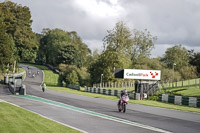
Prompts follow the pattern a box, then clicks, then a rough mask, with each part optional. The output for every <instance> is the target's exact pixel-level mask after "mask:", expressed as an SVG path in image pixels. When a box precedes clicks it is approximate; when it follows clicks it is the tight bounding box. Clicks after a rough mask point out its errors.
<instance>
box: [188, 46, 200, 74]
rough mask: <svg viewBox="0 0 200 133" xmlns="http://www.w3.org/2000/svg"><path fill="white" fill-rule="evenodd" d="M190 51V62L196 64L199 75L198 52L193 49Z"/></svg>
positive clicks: (199, 53)
mask: <svg viewBox="0 0 200 133" xmlns="http://www.w3.org/2000/svg"><path fill="white" fill-rule="evenodd" d="M189 53H190V64H191V65H193V66H196V68H197V72H198V75H199V76H200V52H198V53H194V50H193V51H189Z"/></svg>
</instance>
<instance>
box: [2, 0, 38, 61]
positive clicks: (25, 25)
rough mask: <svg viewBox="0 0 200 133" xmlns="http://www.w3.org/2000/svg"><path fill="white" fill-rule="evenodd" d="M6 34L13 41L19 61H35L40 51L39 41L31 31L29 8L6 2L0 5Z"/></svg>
mask: <svg viewBox="0 0 200 133" xmlns="http://www.w3.org/2000/svg"><path fill="white" fill-rule="evenodd" d="M0 10H1V11H2V14H3V18H4V20H3V21H4V23H5V25H6V26H5V27H6V32H7V34H9V35H10V36H11V37H12V38H13V40H14V44H15V47H16V50H17V54H16V55H15V56H17V57H18V58H17V59H18V60H21V61H23V60H25V61H33V60H34V59H35V58H36V52H37V49H38V45H37V39H36V36H35V34H34V33H33V32H32V29H31V24H32V20H31V13H30V10H29V8H28V7H26V6H24V7H23V6H21V5H17V4H15V3H13V2H10V1H6V2H3V3H0Z"/></svg>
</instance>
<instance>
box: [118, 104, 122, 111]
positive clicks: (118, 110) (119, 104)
mask: <svg viewBox="0 0 200 133" xmlns="http://www.w3.org/2000/svg"><path fill="white" fill-rule="evenodd" d="M118 111H119V112H121V109H120V104H118Z"/></svg>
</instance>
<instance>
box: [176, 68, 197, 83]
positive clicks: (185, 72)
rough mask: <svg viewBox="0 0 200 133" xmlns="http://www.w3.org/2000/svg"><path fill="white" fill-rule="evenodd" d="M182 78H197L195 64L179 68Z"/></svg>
mask: <svg viewBox="0 0 200 133" xmlns="http://www.w3.org/2000/svg"><path fill="white" fill-rule="evenodd" d="M179 72H180V74H181V77H182V79H184V80H186V79H195V78H197V70H196V67H195V66H191V65H189V66H184V67H182V68H181V69H180V70H179Z"/></svg>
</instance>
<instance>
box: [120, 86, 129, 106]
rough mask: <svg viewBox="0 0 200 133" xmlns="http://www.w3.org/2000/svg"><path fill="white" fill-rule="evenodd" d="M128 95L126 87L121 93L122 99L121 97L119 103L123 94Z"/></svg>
mask: <svg viewBox="0 0 200 133" xmlns="http://www.w3.org/2000/svg"><path fill="white" fill-rule="evenodd" d="M127 95H128V93H127V90H126V89H124V90H123V91H122V93H121V94H120V99H119V102H118V105H119V104H120V103H121V99H122V97H123V96H127Z"/></svg>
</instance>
